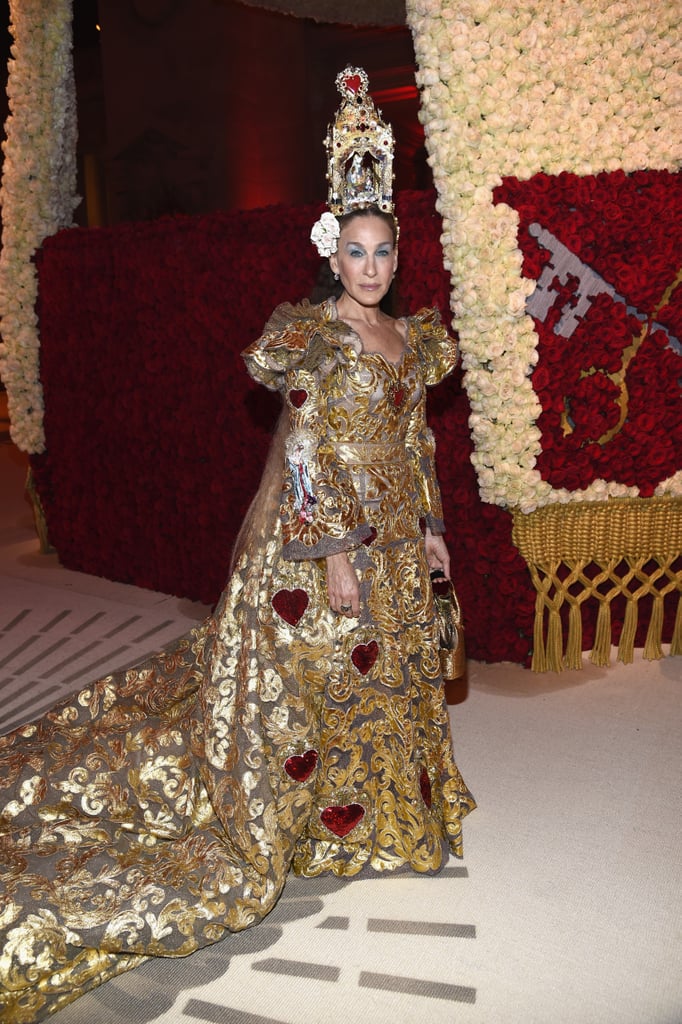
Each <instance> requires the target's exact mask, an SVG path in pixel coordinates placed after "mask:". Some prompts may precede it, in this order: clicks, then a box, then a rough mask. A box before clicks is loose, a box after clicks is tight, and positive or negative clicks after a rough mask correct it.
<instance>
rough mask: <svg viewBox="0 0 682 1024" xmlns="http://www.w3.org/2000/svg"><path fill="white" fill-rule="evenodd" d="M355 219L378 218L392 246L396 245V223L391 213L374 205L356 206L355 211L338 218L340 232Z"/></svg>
mask: <svg viewBox="0 0 682 1024" xmlns="http://www.w3.org/2000/svg"><path fill="white" fill-rule="evenodd" d="M356 217H378V218H379V220H383V222H384V224H386V226H387V227H388V228H389V230H390V232H391V234H392V236H393V244H394V245H397V244H398V222H397V220H396V219H395V217H394V216H393V214H392V213H387V212H386V210H380V209H379V207H378V206H374V205H371V206H358V208H357V209H356V210H349V212H348V213H344V214H342V215H341V216H340V217H339V218H338V221H339V227H340V228H341V230H342V231H343V229H344V228H345V226H346V224H350V222H351V221H352V220H355V218H356Z"/></svg>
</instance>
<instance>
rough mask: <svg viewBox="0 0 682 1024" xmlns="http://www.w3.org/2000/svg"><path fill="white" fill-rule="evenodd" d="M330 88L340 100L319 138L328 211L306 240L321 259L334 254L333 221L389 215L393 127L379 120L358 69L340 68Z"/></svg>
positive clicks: (335, 233)
mask: <svg viewBox="0 0 682 1024" xmlns="http://www.w3.org/2000/svg"><path fill="white" fill-rule="evenodd" d="M336 87H337V89H338V90H339V92H340V93H341V96H342V97H343V99H342V102H341V106H340V107H339V109H338V111H337V114H336V118H335V120H334V121H333V122H332V124H330V125H329V128H328V129H327V137H326V139H325V140H324V144H325V148H326V150H327V181H328V183H329V190H328V195H327V206H328V207H329V213H323V214H322V217H321V218H320V220H318V221H317V223H316V224H315V225H314V227H313V230H312V232H311V236H310V237H311V239H312V241H313V243H314V244H315V245H316V247H317V251H318V252H319V253H320V255H321V256H330V255H331V254H332V253H333V252H336V239H337V238H338V237H339V228H338V222H337V221H336V217H339V216H342V215H343V214H345V213H350V212H351V211H352V210H355V209H358V208H359V207H362V206H377V207H378V208H379V209H380V210H383V211H385V212H386V213H393V146H394V142H393V129H392V128H391V126H390V125H388V124H385V123H384V122H383V121H382V120H381V111H380V110H377V109H376V107H375V106H374V101H373V100H372V97H371V96H370V95H369V94H368V92H367V90H368V88H369V81H368V78H367V73H366V72H365V71H364V70H363V69H362V68H353V67H350V66H348V67H347V68H345V69H344V70H343V71H341V72H340V73H339V74H338V75H337V76H336ZM334 225H336V227H334Z"/></svg>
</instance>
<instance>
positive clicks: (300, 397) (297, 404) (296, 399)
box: [289, 388, 308, 409]
mask: <svg viewBox="0 0 682 1024" xmlns="http://www.w3.org/2000/svg"><path fill="white" fill-rule="evenodd" d="M307 398H308V392H307V391H306V389H305V388H292V389H291V391H290V392H289V401H290V402H291V404H292V405H293V407H294V409H300V408H301V406H302V405H305V403H306V400H307Z"/></svg>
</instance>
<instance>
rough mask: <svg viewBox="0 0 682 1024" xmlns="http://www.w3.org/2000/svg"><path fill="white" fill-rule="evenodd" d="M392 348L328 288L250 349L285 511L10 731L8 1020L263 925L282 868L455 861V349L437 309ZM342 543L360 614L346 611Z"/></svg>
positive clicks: (459, 807)
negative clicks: (203, 596) (332, 571)
mask: <svg viewBox="0 0 682 1024" xmlns="http://www.w3.org/2000/svg"><path fill="white" fill-rule="evenodd" d="M407 325H408V342H407V346H406V349H405V352H404V354H403V357H402V360H401V361H400V363H399V364H398V365H393V364H391V363H389V362H388V361H387V360H386V359H384V357H383V356H381V355H380V354H377V353H363V352H362V348H361V344H360V339H359V338H358V336H357V335H356V334H354V333H353V332H352V331H351V330H350V328H349V327H347V326H346V325H345V324H343V323H342V322H341V321H340V320H338V319H337V318H336V309H335V304H334V303H333V301H332V300H330V301H328V302H327V303H324V304H322V305H321V306H310V305H309V304H308V303H304V304H302V305H301V306H296V307H295V306H283V307H279V308H278V309H277V310H276V311H275V313H274V314H273V317H272V318H271V320H270V322H269V323H268V325H267V327H266V329H265V332H264V334H263V336H262V337H261V338H259V339H258V341H257V342H254V344H253V345H251V346H250V347H249V348H248V349H247V350H246V351H245V352H244V353H243V355H244V358H245V361H246V365H247V368H248V370H249V372H250V373H251V375H252V376H253V377H254V378H255V379H257V380H259V381H261V382H262V383H263V384H265V385H266V386H268V387H271V388H277V389H279V390H280V391H281V393H282V395H283V397H284V400H285V403H286V406H287V408H288V410H289V415H290V433H289V436H288V438H287V442H286V459H285V461H286V466H285V469H284V474H283V484H282V495H281V503H280V507H279V514H278V515H275V516H274V517H273V520H272V522H271V523H270V529H269V530H268V531H267V538H266V540H265V541H263V543H261V544H260V545H257V546H255V547H251V548H250V549H249V550H248V551H247V552H246V554H245V555H244V556H243V557H242V558H241V559H240V560H239V562H238V563H237V566H236V568H235V571H234V573H233V574H232V576H231V578H230V580H229V583H228V585H227V588H226V590H225V592H224V593H223V595H222V597H221V600H220V602H219V604H218V607H217V608H216V611H215V613H214V614H213V615H212V616H211V617H210V618H209V619H207V620H206V621H205V622H204V623H203V624H201V625H200V626H198V627H196V628H195V629H193V630H191V631H190V632H189V633H188V634H186V635H185V636H184V637H182V638H181V639H180V640H178V641H176V642H175V643H174V644H172V645H171V646H169V647H167V648H166V649H165V650H163V651H161V652H160V653H159V654H157V655H155V656H153V657H151V658H149V659H147V660H146V661H145V662H143V663H142V664H140V665H138V666H136V667H135V668H134V669H129V670H127V671H121V672H117V673H114V674H113V675H110V676H107V677H106V678H104V679H101V680H99V681H98V682H96V683H93V684H92V685H90V686H88V687H86V688H85V689H84V690H82V691H81V692H80V693H78V694H77V695H76V696H75V697H72V698H69V699H68V700H66V701H63V702H62V703H60V704H59V705H57V706H56V707H55V708H54V709H53V710H52V711H50V712H49V713H48V714H46V715H45V716H44V717H43V718H42V719H40V720H39V721H37V722H34V723H32V724H30V725H27V726H23V727H21V728H19V729H17V730H15V731H14V732H13V733H11V734H10V735H8V736H5V737H0V885H1V887H0V899H1V902H0V938H1V939H2V944H1V946H0V949H1V952H0V1021H3V1022H10V1021H11V1022H12V1024H23V1022H31V1021H37V1020H40V1019H42V1018H43V1017H45V1016H47V1015H48V1014H49V1013H51V1012H54V1011H55V1010H58V1009H59V1008H60V1007H62V1006H64V1005H66V1004H67V1003H69V1002H71V1001H72V1000H74V999H75V998H76V997H77V996H78V995H81V994H82V993H83V992H85V991H87V990H88V989H90V988H92V987H93V986H95V985H97V984H100V983H101V982H102V981H105V980H107V979H108V978H111V977H113V976H115V975H116V974H119V973H121V972H123V971H126V970H129V969H130V968H132V967H134V966H136V965H137V964H139V963H140V962H142V960H144V959H145V958H147V957H149V956H181V955H185V954H187V953H191V952H192V951H193V950H195V949H197V948H199V947H201V946H205V945H208V944H210V943H213V942H216V941H218V940H219V939H221V938H223V937H224V936H225V935H226V934H227V933H228V932H230V931H239V930H241V929H243V928H247V927H249V926H250V925H253V924H256V923H257V922H258V921H260V920H261V919H262V918H263V917H264V916H265V915H266V914H267V913H268V912H269V911H270V910H271V909H272V908H273V906H274V905H275V903H276V901H277V899H278V897H279V895H280V892H281V890H282V888H283V886H284V883H285V880H286V876H287V873H288V872H289V870H290V869H292V868H293V870H294V871H295V872H296V873H298V874H301V875H308V876H313V875H318V874H320V873H321V872H334V873H335V874H337V875H355V874H357V873H359V872H360V871H362V870H366V871H367V870H371V871H393V870H397V869H400V868H411V869H413V870H415V871H419V872H423V873H433V872H436V871H438V870H439V869H440V868H441V867H442V866H443V863H444V861H445V860H446V859H447V856H448V853H449V851H452V852H453V853H454V854H456V855H458V856H461V819H462V818H463V816H464V815H465V814H467V813H468V812H469V811H470V810H471V809H472V808H473V807H474V806H475V805H474V801H473V798H472V797H471V794H470V793H469V791H468V790H467V788H466V786H465V784H464V782H463V780H462V778H461V776H460V774H459V771H458V769H457V766H456V764H455V761H454V758H453V754H452V748H451V740H450V730H449V719H448V711H447V707H446V704H445V700H444V696H443V689H442V680H441V678H440V674H439V673H440V668H439V656H438V644H437V639H438V638H437V631H436V625H435V620H434V609H433V602H432V596H431V588H430V583H429V573H428V566H427V564H426V557H425V550H424V542H423V534H422V530H421V526H420V520H422V519H423V520H425V521H426V523H427V524H428V525H429V526H430V527H431V529H432V530H433V531H434V532H439V531H442V529H443V524H442V509H441V502H440V494H439V490H438V484H437V481H436V476H435V470H434V442H433V435H432V434H431V432H430V431H429V429H428V428H427V425H426V420H425V386H426V385H431V384H435V383H437V382H438V381H439V380H441V379H442V378H443V377H444V376H445V375H446V374H447V373H449V372H450V371H451V370H452V368H453V367H454V365H455V362H456V357H457V353H456V347H455V344H454V342H452V341H451V339H449V338H448V337H447V334H446V333H445V331H444V329H443V327H442V326H441V325H440V322H439V320H438V316H437V314H436V313H434V312H433V311H430V310H429V311H422V312H421V313H419V314H417V315H416V316H414V317H410V318H408V320H407ZM341 550H347V551H348V552H349V555H350V558H351V560H352V562H353V565H354V567H355V569H356V572H357V573H358V576H359V578H360V585H361V607H362V612H361V615H360V617H359V618H358V619H348V618H345V617H343V616H338V615H335V614H334V613H332V612H331V611H330V609H329V605H328V599H327V594H326V581H325V560H324V558H325V556H326V555H328V554H331V553H333V552H336V551H341Z"/></svg>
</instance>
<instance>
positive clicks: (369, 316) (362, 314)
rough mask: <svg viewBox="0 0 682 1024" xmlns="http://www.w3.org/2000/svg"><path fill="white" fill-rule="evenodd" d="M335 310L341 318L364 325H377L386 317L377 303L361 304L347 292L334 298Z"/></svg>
mask: <svg viewBox="0 0 682 1024" xmlns="http://www.w3.org/2000/svg"><path fill="white" fill-rule="evenodd" d="M336 311H337V313H338V315H339V317H340V318H341V319H342V320H355V321H356V322H357V323H361V324H364V325H365V326H366V327H378V326H379V325H380V324H381V323H382V322H383V321H385V320H386V319H388V318H387V317H386V314H385V313H383V312H382V310H381V308H380V307H379V306H378V305H376V306H361V305H360V303H359V302H356V301H355V300H354V299H351V298H350V297H349V296H348V293H347V292H344V293H343V295H341V296H340V298H338V299H337V300H336Z"/></svg>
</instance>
